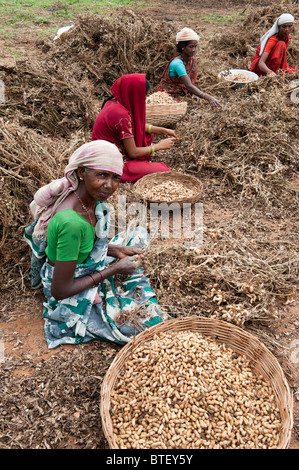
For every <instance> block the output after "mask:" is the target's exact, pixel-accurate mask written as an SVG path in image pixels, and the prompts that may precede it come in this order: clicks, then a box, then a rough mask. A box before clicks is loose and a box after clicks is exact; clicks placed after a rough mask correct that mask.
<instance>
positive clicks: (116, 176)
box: [24, 140, 165, 348]
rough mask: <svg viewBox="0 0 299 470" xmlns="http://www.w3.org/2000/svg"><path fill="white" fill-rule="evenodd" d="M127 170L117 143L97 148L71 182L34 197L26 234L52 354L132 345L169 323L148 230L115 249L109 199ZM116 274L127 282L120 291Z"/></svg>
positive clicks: (84, 155)
mask: <svg viewBox="0 0 299 470" xmlns="http://www.w3.org/2000/svg"><path fill="white" fill-rule="evenodd" d="M122 170H123V159H122V155H121V153H120V152H119V150H118V149H117V147H116V146H115V145H114V144H112V143H110V142H106V141H101V140H98V141H94V142H90V143H87V144H84V145H82V146H81V147H80V148H79V149H77V150H76V151H75V152H74V153H73V154H72V156H71V158H70V160H69V163H68V165H67V167H66V168H65V172H64V177H63V178H60V179H58V180H55V181H52V183H50V184H48V185H46V186H43V187H42V188H40V189H39V190H38V191H37V192H36V194H35V195H34V200H33V201H32V203H31V205H30V209H31V213H32V215H33V218H34V222H33V223H32V224H31V225H30V226H28V227H26V229H25V235H24V236H25V240H26V241H27V243H28V244H29V245H30V247H31V249H32V256H31V284H32V287H33V288H37V287H39V286H41V285H42V286H43V290H44V293H45V296H46V299H45V301H44V311H43V317H44V319H45V334H46V339H47V342H48V346H49V348H55V347H57V346H58V345H60V344H65V343H73V344H76V343H81V342H85V341H89V340H92V339H102V340H107V341H113V342H116V343H118V344H125V343H127V342H128V341H130V339H131V338H132V337H133V336H134V335H136V334H137V333H138V332H139V331H141V330H142V329H145V328H147V327H148V326H151V325H153V324H155V323H157V322H160V321H162V320H163V319H165V316H164V314H163V313H162V312H160V310H159V308H158V305H157V300H156V297H155V294H154V292H153V291H152V289H151V287H150V284H149V281H148V279H147V277H145V276H144V272H143V265H144V260H145V256H146V250H147V249H148V247H149V237H148V234H147V232H146V230H145V229H144V228H142V227H137V228H136V229H135V230H134V231H130V232H128V233H120V234H119V235H117V236H115V237H113V239H112V240H111V241H110V243H108V234H109V226H110V211H109V207H108V205H107V204H106V201H107V199H108V198H109V197H110V196H111V195H112V194H113V193H114V192H115V191H116V189H117V187H118V185H119V182H120V178H121V176H122ZM116 274H122V275H125V277H126V278H125V280H124V282H123V283H122V285H120V286H118V287H116V286H115V284H114V277H115V275H116ZM136 325H138V326H137V327H136ZM135 327H136V328H138V331H137V332H136V328H135Z"/></svg>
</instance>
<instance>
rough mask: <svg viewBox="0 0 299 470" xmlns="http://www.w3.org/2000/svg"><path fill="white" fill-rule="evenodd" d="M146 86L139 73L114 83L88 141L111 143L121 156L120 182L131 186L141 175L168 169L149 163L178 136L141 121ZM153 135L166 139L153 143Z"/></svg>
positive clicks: (163, 165) (157, 163)
mask: <svg viewBox="0 0 299 470" xmlns="http://www.w3.org/2000/svg"><path fill="white" fill-rule="evenodd" d="M147 83H148V82H147V80H146V78H145V74H139V73H133V74H128V75H123V76H122V77H120V78H119V79H118V80H116V82H115V83H114V84H113V85H112V87H111V88H110V90H111V93H112V97H110V98H109V99H108V100H106V102H104V104H103V106H102V109H101V111H100V113H99V114H98V116H97V118H96V121H95V123H94V127H93V131H92V140H107V141H109V142H112V143H114V144H115V145H117V147H118V149H119V150H120V152H121V153H122V155H123V159H124V169H123V175H122V181H128V182H132V183H134V182H135V181H137V180H138V179H140V178H142V177H143V176H145V175H148V174H151V173H157V172H161V171H170V170H171V168H170V167H169V166H167V165H166V164H165V163H162V162H152V161H151V159H152V156H153V155H154V153H155V152H156V151H159V150H166V149H170V148H171V147H172V145H173V142H174V141H175V140H176V139H178V137H177V136H176V134H175V131H174V130H172V129H166V128H164V127H158V126H152V125H150V124H147V123H146V122H145V119H146V114H145V111H146V92H147V90H146V85H147ZM148 86H149V85H148ZM154 134H158V135H165V136H167V138H165V139H163V140H161V141H160V142H158V143H155V144H153V143H152V142H153V137H154Z"/></svg>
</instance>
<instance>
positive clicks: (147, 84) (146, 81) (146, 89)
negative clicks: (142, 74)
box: [145, 78, 151, 93]
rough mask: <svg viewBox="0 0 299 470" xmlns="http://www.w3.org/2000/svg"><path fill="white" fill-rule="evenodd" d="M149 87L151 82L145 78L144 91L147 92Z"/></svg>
mask: <svg viewBox="0 0 299 470" xmlns="http://www.w3.org/2000/svg"><path fill="white" fill-rule="evenodd" d="M150 89H151V84H150V82H149V81H148V79H147V78H146V79H145V93H148V92H149V91H150Z"/></svg>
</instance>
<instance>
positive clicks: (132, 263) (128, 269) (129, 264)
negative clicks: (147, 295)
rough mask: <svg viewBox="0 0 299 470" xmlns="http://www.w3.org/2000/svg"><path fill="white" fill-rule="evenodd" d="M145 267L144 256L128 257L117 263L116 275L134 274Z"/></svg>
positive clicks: (115, 266)
mask: <svg viewBox="0 0 299 470" xmlns="http://www.w3.org/2000/svg"><path fill="white" fill-rule="evenodd" d="M143 265H144V260H143V257H142V256H140V255H134V256H126V257H125V258H122V259H120V260H119V261H118V262H117V263H115V265H114V268H115V274H133V272H134V271H135V270H136V269H137V268H139V267H140V266H143Z"/></svg>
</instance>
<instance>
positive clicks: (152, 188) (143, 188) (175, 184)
mask: <svg viewBox="0 0 299 470" xmlns="http://www.w3.org/2000/svg"><path fill="white" fill-rule="evenodd" d="M134 192H135V194H136V195H137V197H138V198H140V199H143V200H144V201H146V202H147V203H151V202H157V203H159V202H166V203H173V202H177V203H179V204H180V205H182V204H184V203H194V202H196V201H198V200H199V198H200V196H201V192H202V185H201V182H200V181H199V180H198V179H197V178H196V177H195V176H191V175H186V174H185V173H179V172H176V171H162V172H160V173H152V174H150V175H146V176H143V178H141V179H140V180H138V181H137V182H136V183H135V185H134Z"/></svg>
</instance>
